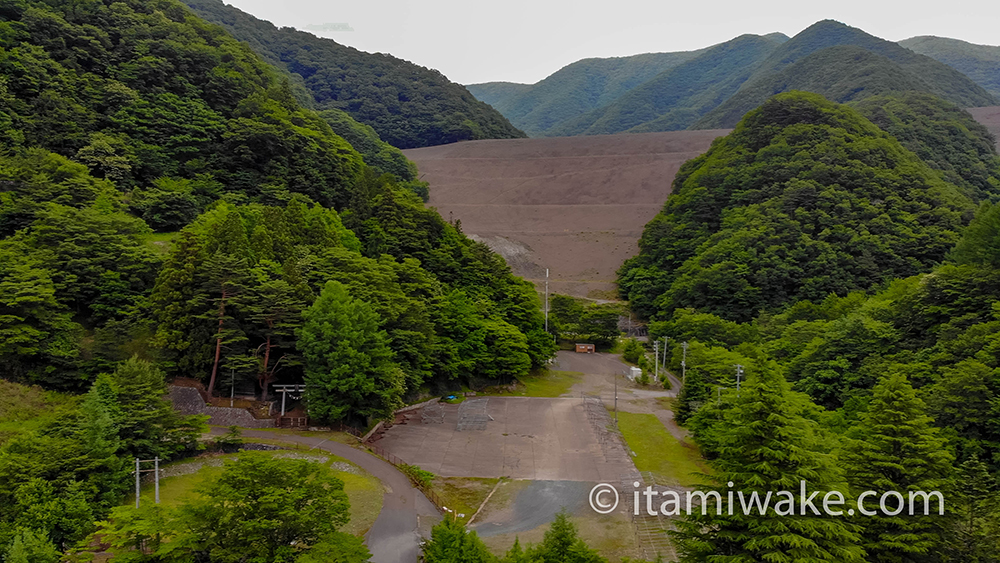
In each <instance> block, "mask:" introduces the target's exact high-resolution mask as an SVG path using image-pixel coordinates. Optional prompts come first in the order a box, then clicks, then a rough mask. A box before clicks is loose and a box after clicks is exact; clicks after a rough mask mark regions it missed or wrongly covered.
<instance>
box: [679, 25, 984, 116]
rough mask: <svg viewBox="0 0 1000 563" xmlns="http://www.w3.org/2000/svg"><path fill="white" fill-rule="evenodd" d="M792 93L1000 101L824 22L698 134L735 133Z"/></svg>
mask: <svg viewBox="0 0 1000 563" xmlns="http://www.w3.org/2000/svg"><path fill="white" fill-rule="evenodd" d="M789 90H803V91H809V92H815V93H817V94H821V95H823V96H824V97H826V98H828V99H830V100H833V101H836V102H849V101H854V100H860V99H862V98H865V97H867V96H871V95H878V94H886V93H890V92H905V91H920V92H926V93H930V94H934V95H936V96H939V97H941V98H944V99H946V100H948V101H951V102H953V103H955V104H958V105H960V106H962V107H978V106H988V105H993V104H995V103H997V102H996V99H995V98H993V96H992V95H990V93H989V92H987V91H986V90H984V89H983V88H982V87H981V86H979V85H977V84H976V83H975V82H973V81H972V80H971V79H969V78H968V77H966V76H964V75H963V74H961V73H960V72H958V71H957V70H955V69H953V68H951V67H949V66H947V65H945V64H943V63H939V62H937V61H935V60H933V59H931V58H930V57H925V56H923V55H918V54H916V53H914V52H912V51H910V50H908V49H905V48H903V47H900V46H899V45H898V44H896V43H892V42H890V41H885V40H882V39H879V38H877V37H874V36H872V35H869V34H867V33H865V32H864V31H862V30H860V29H856V28H853V27H850V26H847V25H844V24H842V23H839V22H835V21H830V20H826V21H821V22H818V23H816V24H813V25H812V26H810V27H808V28H807V29H805V30H803V31H802V32H801V33H799V34H798V35H796V36H795V37H793V38H792V39H790V40H789V41H787V42H785V43H784V44H782V45H781V46H780V47H779V48H777V49H775V50H774V52H773V53H771V55H770V56H769V57H768V58H767V59H766V60H764V61H763V62H762V63H761V65H760V67H759V68H758V69H757V70H756V71H755V72H754V74H753V76H752V77H750V79H749V80H747V82H746V83H745V84H744V85H743V86H742V87H741V88H740V89H739V91H738V92H736V93H735V94H734V95H733V96H732V97H731V98H729V99H727V100H725V101H724V102H723V103H721V104H720V105H719V106H718V107H717V108H715V109H713V110H712V111H711V112H710V113H708V115H706V116H705V117H704V118H702V119H700V120H699V121H698V122H697V123H696V124H695V125H694V126H693V128H697V129H718V128H729V127H733V126H735V125H736V123H737V122H738V121H739V120H740V119H741V118H742V117H743V115H744V114H746V113H747V112H748V111H750V110H751V109H753V108H755V107H757V106H759V105H760V104H762V103H763V102H764V101H765V100H767V99H768V98H769V97H770V96H773V95H774V94H778V93H781V92H787V91H789Z"/></svg>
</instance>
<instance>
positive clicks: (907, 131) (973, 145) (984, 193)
mask: <svg viewBox="0 0 1000 563" xmlns="http://www.w3.org/2000/svg"><path fill="white" fill-rule="evenodd" d="M851 107H853V108H854V109H856V110H858V112H859V113H860V114H861V115H863V116H865V117H866V118H867V119H868V120H869V121H871V122H872V123H874V124H875V125H877V126H878V127H879V128H880V129H882V130H883V131H885V132H886V133H889V134H890V135H892V136H893V137H895V138H896V139H897V140H898V141H899V142H900V143H901V144H902V145H903V146H904V147H906V148H907V149H909V150H911V151H913V152H914V153H915V154H916V155H917V156H918V157H920V159H921V160H923V161H924V162H925V163H927V165H928V166H930V167H931V168H933V169H935V170H938V171H940V172H941V174H942V177H943V178H944V179H945V180H946V181H948V182H950V183H952V184H955V185H956V186H959V187H961V188H963V190H964V191H965V193H966V195H968V196H969V197H971V198H972V199H973V200H975V201H986V200H991V201H996V200H997V199H998V198H1000V156H997V152H996V148H995V139H994V138H993V135H992V134H991V133H990V132H989V131H988V130H987V129H986V127H984V126H983V125H982V124H980V123H979V122H978V121H976V120H975V119H973V118H972V116H971V115H969V113H968V112H967V111H965V110H963V109H962V108H960V107H958V106H956V105H954V104H952V103H949V102H946V101H944V100H942V99H940V98H936V97H934V96H932V95H930V94H923V93H920V92H908V93H903V94H892V95H887V96H872V97H869V98H865V99H864V100H862V101H861V102H858V103H855V104H851Z"/></svg>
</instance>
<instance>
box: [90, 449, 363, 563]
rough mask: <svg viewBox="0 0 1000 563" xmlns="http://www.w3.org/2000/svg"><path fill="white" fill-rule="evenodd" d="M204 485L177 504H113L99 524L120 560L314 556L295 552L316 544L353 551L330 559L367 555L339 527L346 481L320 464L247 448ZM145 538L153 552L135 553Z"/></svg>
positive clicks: (257, 561)
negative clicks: (173, 507)
mask: <svg viewBox="0 0 1000 563" xmlns="http://www.w3.org/2000/svg"><path fill="white" fill-rule="evenodd" d="M199 492H200V493H201V494H200V496H199V497H197V498H196V499H195V500H191V501H188V502H186V503H184V504H183V505H181V506H180V507H179V508H178V509H177V510H176V511H174V510H169V509H164V508H161V507H159V506H154V507H147V508H142V509H139V510H136V509H135V508H132V507H128V506H123V507H119V508H117V509H115V510H114V511H113V513H112V518H111V520H109V521H107V522H101V523H100V524H101V532H100V533H101V535H102V537H103V538H104V539H105V541H107V542H108V543H110V544H111V546H112V547H111V552H112V553H114V554H115V559H116V560H118V558H119V557H121V559H122V560H123V561H191V560H198V561H219V562H221V563H238V562H239V563H291V562H292V561H296V560H299V561H306V560H310V559H297V558H299V557H301V556H302V555H303V554H307V553H309V552H310V551H311V550H312V549H313V548H314V547H315V548H318V549H321V550H327V551H328V550H340V549H341V548H343V549H345V550H348V553H349V554H350V557H347V558H344V559H331V560H332V561H344V562H345V563H347V562H351V563H353V562H354V561H364V560H366V559H367V552H366V550H364V547H363V546H361V545H360V541H358V540H357V539H356V538H350V537H345V536H346V534H343V533H342V532H339V531H338V530H339V529H340V528H341V527H342V526H343V525H344V524H346V523H347V522H348V520H349V508H350V506H349V504H348V500H347V495H346V494H345V493H344V483H343V482H342V481H341V480H340V479H338V478H337V477H335V476H334V475H333V473H332V472H331V471H330V469H329V468H327V467H325V466H323V465H321V464H318V463H314V462H310V461H306V460H290V459H276V458H272V457H270V456H267V455H264V454H261V453H255V452H243V453H241V454H240V456H239V458H238V459H235V460H227V461H226V463H225V465H224V468H223V471H222V475H220V476H219V478H218V479H217V480H214V481H211V482H208V483H206V484H205V485H204V486H203V487H202V488H201V490H200V491H199ZM143 544H144V545H146V548H147V550H149V551H151V552H152V554H151V555H152V556H153V557H155V559H154V558H153V557H151V558H148V559H145V558H144V556H143V555H142V554H141V553H137V552H136V547H137V546H138V545H143ZM315 555H316V556H319V555H320V554H315ZM311 560H313V561H319V560H326V559H317V558H315V557H314V558H313V559H311Z"/></svg>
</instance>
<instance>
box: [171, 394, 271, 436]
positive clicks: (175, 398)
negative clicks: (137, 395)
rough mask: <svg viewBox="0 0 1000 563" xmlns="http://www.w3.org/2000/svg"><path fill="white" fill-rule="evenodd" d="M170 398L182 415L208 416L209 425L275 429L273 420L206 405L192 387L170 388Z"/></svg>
mask: <svg viewBox="0 0 1000 563" xmlns="http://www.w3.org/2000/svg"><path fill="white" fill-rule="evenodd" d="M169 397H170V400H171V402H173V404H174V408H175V409H177V411H178V412H180V413H181V414H207V415H209V416H210V417H211V418H209V419H208V423H209V424H212V425H215V426H239V427H240V428H274V425H275V423H274V419H273V418H254V417H253V415H252V414H250V411H248V410H246V409H229V408H225V407H210V406H208V405H206V404H205V400H204V399H202V397H201V393H199V392H198V390H197V389H194V388H192V387H177V386H173V385H171V386H170V391H169Z"/></svg>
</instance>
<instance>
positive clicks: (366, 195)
mask: <svg viewBox="0 0 1000 563" xmlns="http://www.w3.org/2000/svg"><path fill="white" fill-rule="evenodd" d="M300 99H302V92H301V91H299V90H297V88H296V86H295V83H294V82H293V81H291V80H288V78H287V76H284V75H282V74H281V73H280V72H278V71H276V70H275V69H273V68H271V67H270V66H269V65H268V64H266V63H265V62H264V61H263V60H262V59H261V58H259V57H258V56H257V55H256V54H255V53H254V52H253V51H251V50H250V48H249V47H247V46H246V45H244V44H242V43H240V42H239V41H237V40H236V39H234V38H233V37H232V36H230V35H229V34H228V33H227V32H226V31H225V30H224V29H223V28H222V27H219V26H216V25H212V24H209V23H207V22H205V21H203V20H201V19H200V18H198V17H197V16H196V15H194V14H193V13H192V12H191V11H190V10H189V9H188V8H186V7H185V6H184V5H182V4H180V3H179V2H176V1H174V0H126V1H123V2H114V3H103V2H82V3H81V2H76V1H74V0H65V1H63V0H45V1H43V0H13V1H11V2H6V3H3V4H2V5H0V124H2V127H0V289H2V290H0V363H2V364H3V366H4V370H3V380H4V381H3V384H2V386H0V390H2V391H3V394H4V395H5V396H8V401H12V402H11V403H8V402H3V403H2V404H0V411H2V414H0V442H2V445H0V506H2V507H3V509H2V510H0V557H2V558H4V560H7V561H31V562H32V563H34V562H39V563H49V562H51V563H54V562H55V561H57V560H58V559H59V554H60V553H63V552H65V551H66V550H68V549H70V548H71V547H72V546H74V545H76V544H77V542H80V541H83V540H86V538H87V537H88V536H89V535H90V534H91V533H92V532H93V531H94V529H95V522H98V521H100V520H104V519H106V518H107V516H108V513H109V510H110V509H111V508H112V507H114V506H117V505H119V504H120V503H121V502H122V500H123V498H124V496H125V494H126V493H127V491H128V489H129V485H130V479H131V475H130V473H129V471H130V469H129V468H130V467H131V466H130V464H131V463H133V461H134V458H136V457H140V458H142V459H153V458H154V457H159V458H160V459H161V460H163V461H167V460H170V459H176V458H177V457H181V456H186V455H192V454H193V453H195V452H196V451H197V450H198V449H199V448H201V447H202V446H201V445H200V444H199V442H198V437H199V436H201V434H202V433H203V432H204V431H205V430H206V428H205V427H204V424H203V423H204V421H203V419H202V417H182V416H180V415H178V414H177V413H176V412H175V411H174V410H173V407H172V406H171V404H170V402H169V401H168V400H167V399H165V398H164V395H165V394H166V382H167V380H168V378H169V377H172V376H186V377H193V378H197V379H201V380H202V381H204V382H206V383H207V384H208V389H209V392H211V391H212V390H213V388H214V387H217V386H220V385H222V384H224V383H223V382H225V384H232V383H235V385H234V387H239V386H240V384H241V383H244V382H245V383H247V385H248V386H250V387H251V388H253V387H256V388H258V389H260V393H261V395H262V397H264V398H266V397H267V394H268V386H269V385H270V384H272V383H274V382H275V381H281V382H283V383H301V382H308V385H309V388H310V391H309V397H308V398H309V403H308V408H309V414H310V417H311V418H312V419H313V420H315V421H316V422H318V423H323V424H325V423H337V422H344V423H348V424H354V425H356V426H364V425H367V424H369V423H370V422H373V421H374V420H377V419H381V418H384V417H386V416H388V415H389V413H391V412H392V410H393V409H395V408H397V407H398V406H401V405H402V404H403V400H404V399H405V398H412V397H415V396H417V395H418V394H419V393H420V392H421V390H423V391H424V392H427V391H429V390H431V389H435V388H443V387H457V386H462V385H468V384H471V383H474V382H477V381H482V382H484V383H487V384H488V383H497V382H509V381H511V380H512V379H513V378H516V377H520V376H524V375H526V374H528V373H529V371H530V370H531V369H532V368H534V367H540V366H542V365H544V364H545V363H546V361H547V360H548V358H549V357H550V356H551V355H552V353H553V352H554V349H553V348H554V344H553V343H552V339H551V338H550V337H549V335H547V334H546V333H545V332H544V330H543V317H542V313H541V307H540V303H539V300H538V297H537V294H536V293H535V291H534V288H533V286H532V285H531V284H529V283H527V282H525V281H524V280H521V279H520V278H517V277H515V276H513V275H512V274H511V272H510V269H509V268H508V267H507V265H506V263H505V262H504V261H503V259H502V258H500V257H499V256H498V255H496V254H494V253H492V252H491V251H490V250H489V249H488V248H487V247H486V246H485V245H482V244H479V243H475V242H473V241H471V240H470V239H468V238H466V237H465V236H464V235H463V234H462V233H461V231H460V229H458V228H456V227H455V226H453V225H451V224H449V223H447V222H446V221H444V220H443V219H442V218H441V217H440V216H439V215H438V214H437V212H436V211H434V210H433V209H428V208H426V207H424V205H423V202H422V201H420V199H419V198H418V197H417V195H415V193H414V192H415V191H419V190H417V189H415V188H419V187H420V184H419V183H418V182H413V181H412V178H413V176H414V175H415V171H414V169H413V168H412V165H411V164H410V163H408V162H407V161H406V160H405V159H403V158H401V155H400V154H399V152H398V151H397V150H395V149H392V148H391V147H388V145H386V144H385V143H383V142H382V141H380V140H379V138H378V136H377V135H376V134H375V132H374V130H373V129H371V128H368V127H367V126H364V125H362V124H360V123H358V122H356V121H353V120H351V118H350V117H348V116H347V115H346V114H343V113H341V112H338V111H337V110H334V109H330V110H326V111H327V112H328V113H326V114H325V115H324V117H325V119H324V117H321V116H320V115H319V114H318V113H316V112H315V111H314V110H312V109H309V108H308V107H305V106H304V105H303V104H302V103H301V102H300V101H299V100H300ZM305 99H306V101H308V98H305ZM331 124H333V127H331ZM335 129H336V131H340V132H342V134H343V135H344V136H340V135H338V134H337V133H335ZM345 137H346V138H347V139H349V140H350V142H348V140H345ZM352 143H354V144H356V145H357V146H358V149H360V151H362V152H359V151H358V150H356V149H355V148H354V147H353V146H352ZM362 153H363V154H364V157H363V156H362ZM365 159H367V162H366V160H365ZM231 382H232V383H231ZM43 390H44V391H43ZM52 391H59V392H61V393H65V394H76V395H75V396H67V395H57V394H55V393H52ZM80 394H83V396H82V397H81V396H80ZM126 520H128V519H127V518H126V519H120V520H118V521H117V522H118V523H124V522H125V521H126ZM241 522H245V523H247V525H250V526H252V525H254V524H253V522H254V520H253V519H244V520H241ZM341 523H342V522H341ZM158 529H159V528H158ZM268 529H270V528H268ZM128 533H131V532H126V534H128ZM131 541H132V540H128V541H126V542H125V544H126V545H125V548H124V549H126V551H128V550H131V546H133V545H135V544H134V542H132V543H129V542H131ZM352 541H353V544H352V545H354V544H357V545H360V540H356V539H354V540H352ZM277 544H278V547H279V548H281V549H285V548H288V546H289V545H290V544H289V542H287V541H286V542H277ZM308 547H309V546H298V547H296V548H295V552H294V553H290V554H289V555H288V557H286V558H285V559H287V560H289V561H291V560H292V559H298V560H300V561H305V559H301V558H298V554H299V553H300V552H302V551H305V550H306V549H307V548H308ZM244 548H245V546H237V548H236V549H237V550H239V549H244ZM355 554H356V555H357V557H356V558H354V559H351V560H352V561H354V560H358V561H360V560H363V558H362V557H360V552H356V553H355ZM131 555H136V553H135V552H134V551H133V552H132V553H131ZM140 555H141V554H140ZM293 556H294V557H293ZM143 557H144V556H143ZM116 559H117V557H116ZM283 560H284V559H283Z"/></svg>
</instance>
